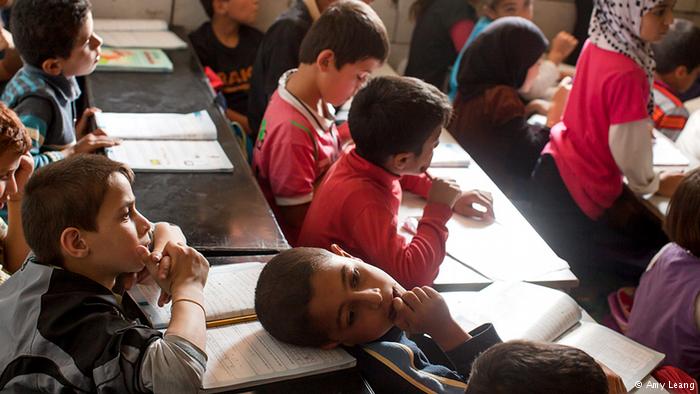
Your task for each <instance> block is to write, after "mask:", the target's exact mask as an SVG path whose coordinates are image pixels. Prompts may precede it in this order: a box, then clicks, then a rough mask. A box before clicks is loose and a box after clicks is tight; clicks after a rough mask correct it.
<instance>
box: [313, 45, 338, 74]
mask: <svg viewBox="0 0 700 394" xmlns="http://www.w3.org/2000/svg"><path fill="white" fill-rule="evenodd" d="M316 65H317V66H318V68H319V69H320V70H321V71H323V72H328V71H329V70H330V68H331V67H333V68H335V53H333V51H332V50H330V49H324V50H322V51H321V53H319V54H318V56H317V57H316Z"/></svg>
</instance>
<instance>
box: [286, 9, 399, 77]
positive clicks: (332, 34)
mask: <svg viewBox="0 0 700 394" xmlns="http://www.w3.org/2000/svg"><path fill="white" fill-rule="evenodd" d="M326 49H330V50H332V51H333V54H334V55H335V67H336V68H337V69H338V70H340V68H341V67H343V66H344V65H346V64H352V63H357V62H358V61H362V60H365V59H370V58H372V59H377V60H380V61H382V62H384V61H385V60H386V58H387V56H388V54H389V38H388V37H387V33H386V28H385V27H384V23H382V20H381V19H379V16H377V13H376V12H374V10H373V9H372V7H370V6H368V5H367V4H365V3H363V2H361V1H359V0H340V1H337V2H335V3H334V4H332V5H331V6H330V7H328V8H327V9H326V10H325V11H324V12H323V14H321V17H320V18H318V20H317V21H316V22H314V24H313V25H312V26H311V29H310V30H309V32H308V33H306V36H305V37H304V40H303V41H302V42H301V47H300V49H299V62H300V63H303V64H312V63H314V62H316V58H318V55H319V54H320V53H321V52H322V51H324V50H326Z"/></svg>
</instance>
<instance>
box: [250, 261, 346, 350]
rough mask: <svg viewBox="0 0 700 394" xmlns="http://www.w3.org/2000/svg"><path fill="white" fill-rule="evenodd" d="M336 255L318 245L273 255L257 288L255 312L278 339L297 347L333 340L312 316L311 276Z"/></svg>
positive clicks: (318, 345) (268, 330) (319, 344)
mask: <svg viewBox="0 0 700 394" xmlns="http://www.w3.org/2000/svg"><path fill="white" fill-rule="evenodd" d="M332 258H333V254H331V253H330V252H328V251H326V250H323V249H317V248H294V249H289V250H285V251H283V252H282V253H280V254H278V255H277V256H275V257H273V258H272V260H270V261H269V262H268V263H267V264H266V265H265V268H263V270H262V273H261V274H260V278H259V279H258V284H257V286H256V288H255V313H256V314H257V315H258V321H260V324H262V326H263V327H264V328H265V330H267V332H269V333H270V335H272V336H273V337H275V338H276V339H278V340H280V341H282V342H286V343H291V344H292V345H297V346H309V347H321V346H323V345H324V344H326V343H328V342H330V340H329V339H328V336H327V335H326V334H325V333H322V332H321V331H320V330H319V329H317V328H316V327H315V326H314V324H313V322H312V321H311V319H310V317H309V302H310V301H311V298H312V297H313V295H314V294H313V288H312V286H311V278H312V277H313V275H314V273H316V272H317V271H318V270H319V268H320V266H321V265H322V264H323V263H324V262H326V261H328V260H330V259H332Z"/></svg>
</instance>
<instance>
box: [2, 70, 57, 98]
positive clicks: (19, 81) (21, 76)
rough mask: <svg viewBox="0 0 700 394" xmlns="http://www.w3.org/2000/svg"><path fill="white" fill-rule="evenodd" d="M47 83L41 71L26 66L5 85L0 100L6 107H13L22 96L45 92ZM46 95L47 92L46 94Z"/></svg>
mask: <svg viewBox="0 0 700 394" xmlns="http://www.w3.org/2000/svg"><path fill="white" fill-rule="evenodd" d="M48 89H49V84H48V83H47V81H46V79H45V78H44V77H43V75H42V74H41V73H38V72H34V71H31V70H30V69H28V68H27V67H23V68H22V69H20V70H19V71H18V72H17V74H15V76H14V77H12V79H10V82H8V83H7V86H5V90H4V91H3V93H2V98H1V100H2V101H3V102H4V103H5V104H7V106H8V107H13V106H15V105H16V104H17V102H19V101H20V100H21V99H22V98H24V97H27V96H33V95H43V93H47V90H48ZM47 96H48V94H47Z"/></svg>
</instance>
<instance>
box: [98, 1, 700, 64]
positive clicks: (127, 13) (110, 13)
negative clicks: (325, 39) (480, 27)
mask: <svg viewBox="0 0 700 394" xmlns="http://www.w3.org/2000/svg"><path fill="white" fill-rule="evenodd" d="M290 1H291V0H259V7H260V8H259V9H260V11H259V14H258V20H257V22H256V23H255V27H257V28H258V29H260V30H263V31H264V30H266V29H267V28H268V27H269V26H270V25H271V24H272V22H273V21H274V20H275V18H276V17H277V15H279V14H280V13H281V12H282V11H284V10H285V9H286V8H287V7H288V6H289V3H290ZM465 1H466V0H465ZM92 3H93V9H94V14H95V16H96V17H98V18H157V19H165V20H167V21H170V22H172V23H173V24H175V25H178V26H184V27H185V28H186V29H188V30H192V29H195V28H197V26H199V25H200V24H201V23H202V22H204V21H205V20H206V19H207V16H206V14H205V13H204V10H203V9H202V7H201V5H200V3H199V0H149V1H143V0H92ZM411 3H413V0H375V1H374V3H372V7H373V8H374V9H375V10H376V11H377V14H379V16H380V17H381V18H382V20H383V21H384V24H385V25H386V27H387V31H388V32H389V38H390V40H391V42H392V46H391V53H390V55H389V64H391V66H392V67H394V68H395V69H397V70H398V71H403V67H405V61H406V58H407V57H408V46H409V43H410V41H411V32H412V31H413V22H412V21H411V20H410V18H409V12H408V10H409V7H410V5H411ZM676 16H677V17H681V18H686V19H690V20H692V21H694V22H695V23H696V24H700V0H678V2H677V3H676ZM534 19H535V23H536V24H537V25H538V26H540V28H541V29H542V31H544V33H545V35H546V36H547V37H549V38H551V37H553V36H554V35H555V34H556V33H557V32H559V31H561V30H566V31H571V30H572V29H573V26H574V23H575V21H576V8H575V6H574V0H536V1H535V18H534Z"/></svg>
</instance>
